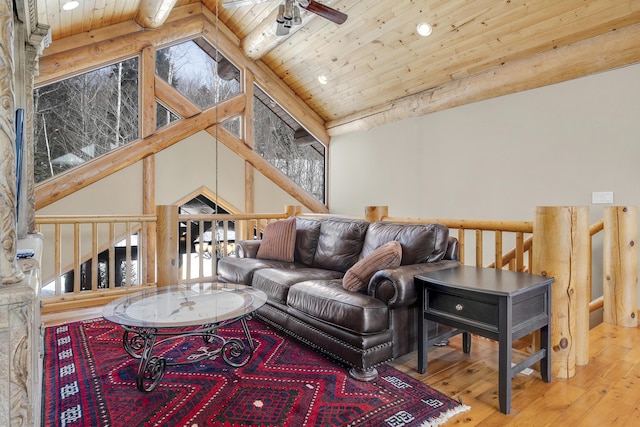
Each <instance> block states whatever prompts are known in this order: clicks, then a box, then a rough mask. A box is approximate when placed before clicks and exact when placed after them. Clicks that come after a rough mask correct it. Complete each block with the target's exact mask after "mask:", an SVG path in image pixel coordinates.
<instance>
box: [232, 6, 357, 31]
mask: <svg viewBox="0 0 640 427" xmlns="http://www.w3.org/2000/svg"><path fill="white" fill-rule="evenodd" d="M266 1H271V0H224V1H223V2H222V6H223V7H225V8H232V7H240V6H249V5H254V4H258V3H264V2H266ZM300 8H302V9H304V10H306V11H308V12H311V13H315V14H316V15H319V16H322V17H323V18H325V19H328V20H329V21H331V22H334V23H336V24H338V25H340V24H343V23H344V22H345V21H346V20H347V15H346V14H345V13H342V12H340V11H339V10H336V9H333V8H331V7H329V6H327V5H324V4H322V3H320V2H317V1H314V0H283V2H282V4H281V5H280V6H279V7H278V16H277V18H276V22H277V24H278V28H277V29H276V35H278V36H286V35H287V34H289V30H290V29H291V27H292V26H293V25H300V24H302V19H301V18H300Z"/></svg>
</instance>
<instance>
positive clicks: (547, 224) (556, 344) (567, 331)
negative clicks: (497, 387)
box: [532, 206, 591, 378]
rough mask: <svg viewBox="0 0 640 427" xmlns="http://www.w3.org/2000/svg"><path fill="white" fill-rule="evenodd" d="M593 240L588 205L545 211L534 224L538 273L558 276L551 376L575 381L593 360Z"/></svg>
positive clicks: (553, 304) (535, 269)
mask: <svg viewBox="0 0 640 427" xmlns="http://www.w3.org/2000/svg"><path fill="white" fill-rule="evenodd" d="M590 256H591V236H590V234H589V208H588V207H587V206H569V207H566V206H565V207H562V206H539V207H538V208H537V209H536V214H535V218H534V222H533V268H532V270H533V271H532V272H533V273H534V274H539V275H542V276H547V277H553V278H554V279H555V282H554V283H553V285H552V291H551V294H552V297H551V347H552V349H551V374H552V375H553V376H554V377H557V378H571V377H573V376H574V375H575V368H576V364H577V365H586V364H587V363H588V360H589V294H590V292H589V289H590V288H591V271H590V268H589V266H590V263H589V260H590Z"/></svg>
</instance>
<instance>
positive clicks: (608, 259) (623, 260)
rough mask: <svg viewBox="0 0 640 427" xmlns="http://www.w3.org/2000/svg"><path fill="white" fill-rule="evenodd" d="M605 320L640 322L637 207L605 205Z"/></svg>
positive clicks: (635, 324)
mask: <svg viewBox="0 0 640 427" xmlns="http://www.w3.org/2000/svg"><path fill="white" fill-rule="evenodd" d="M603 218H604V243H603V276H604V281H603V283H604V285H603V286H604V287H603V296H604V318H603V320H604V322H606V323H611V324H613V325H619V326H626V327H632V328H635V327H636V326H638V318H637V316H636V308H637V305H638V245H637V242H638V208H637V207H629V206H607V207H605V208H604V215H603Z"/></svg>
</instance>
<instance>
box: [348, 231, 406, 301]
mask: <svg viewBox="0 0 640 427" xmlns="http://www.w3.org/2000/svg"><path fill="white" fill-rule="evenodd" d="M400 261H402V246H401V245H400V243H399V242H397V241H395V240H392V241H391V242H387V243H385V244H384V245H382V246H380V247H379V248H377V249H375V250H374V251H373V252H371V253H370V254H369V255H367V256H366V257H364V258H362V259H361V260H360V261H358V262H356V263H355V264H353V266H352V267H351V268H350V269H349V270H347V272H346V273H344V277H343V278H342V286H343V287H344V288H345V289H346V290H348V291H354V292H355V291H361V290H364V289H366V288H367V286H368V285H369V281H370V280H371V277H373V275H374V274H375V272H376V271H378V270H384V269H385V268H397V267H399V266H400Z"/></svg>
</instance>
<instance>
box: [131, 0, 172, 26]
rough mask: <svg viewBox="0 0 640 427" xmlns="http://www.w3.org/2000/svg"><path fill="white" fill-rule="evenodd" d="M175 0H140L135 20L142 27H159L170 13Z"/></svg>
mask: <svg viewBox="0 0 640 427" xmlns="http://www.w3.org/2000/svg"><path fill="white" fill-rule="evenodd" d="M176 1H177V0H142V1H141V2H140V6H138V13H137V14H136V17H135V21H136V22H137V23H138V25H140V26H141V27H142V28H149V29H153V28H160V27H161V26H162V25H163V24H164V23H165V21H166V20H167V18H168V17H169V14H170V13H171V10H172V9H173V6H175V5H176Z"/></svg>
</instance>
